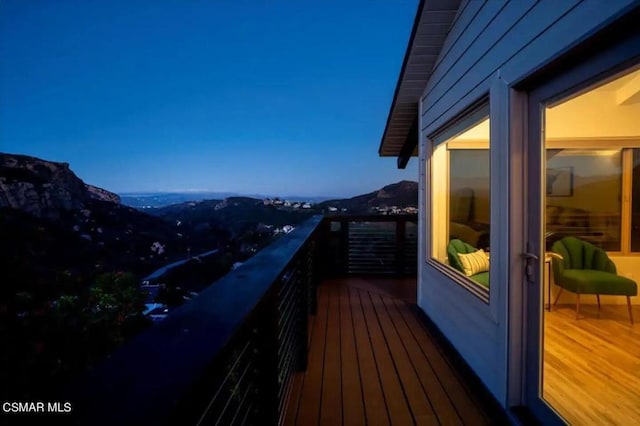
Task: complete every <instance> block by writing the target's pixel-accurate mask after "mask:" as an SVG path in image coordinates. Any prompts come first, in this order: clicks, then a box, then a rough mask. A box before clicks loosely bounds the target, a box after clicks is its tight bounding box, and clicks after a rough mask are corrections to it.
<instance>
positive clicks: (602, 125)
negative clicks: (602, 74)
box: [545, 88, 640, 139]
mask: <svg viewBox="0 0 640 426" xmlns="http://www.w3.org/2000/svg"><path fill="white" fill-rule="evenodd" d="M639 89H640V88H639ZM617 93H618V92H617V91H616V90H596V91H593V92H587V93H586V94H583V95H581V96H578V97H576V98H573V99H571V100H570V101H568V102H565V103H563V104H560V105H557V106H555V107H553V108H550V109H547V112H546V123H545V125H546V127H545V131H546V137H547V138H549V139H552V138H569V139H573V138H597V137H607V138H616V137H633V136H639V135H640V119H638V117H640V102H635V103H631V104H619V103H618V97H617Z"/></svg>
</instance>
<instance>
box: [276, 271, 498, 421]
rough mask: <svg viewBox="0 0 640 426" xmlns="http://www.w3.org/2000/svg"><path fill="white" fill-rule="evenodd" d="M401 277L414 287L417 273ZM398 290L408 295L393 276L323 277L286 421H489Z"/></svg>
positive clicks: (474, 395) (475, 396)
mask: <svg viewBox="0 0 640 426" xmlns="http://www.w3.org/2000/svg"><path fill="white" fill-rule="evenodd" d="M400 283H402V281H401V282H400ZM405 284H406V285H408V286H411V285H412V286H413V290H412V291H413V294H415V279H413V280H411V281H407V282H406V283H405ZM398 291H400V293H401V294H400V296H401V297H403V296H404V298H407V297H408V299H411V297H410V296H407V292H406V286H405V287H403V286H399V285H398V282H395V283H394V282H393V281H390V280H380V279H376V280H367V279H349V280H333V281H326V282H324V283H323V284H322V286H321V287H320V295H319V300H318V313H317V315H316V316H312V317H311V318H310V325H309V327H310V341H309V345H310V347H309V365H308V369H307V371H306V372H305V373H300V374H298V375H297V376H296V377H295V378H294V386H293V391H292V395H291V398H290V400H289V403H288V405H287V410H286V415H285V424H287V425H293V424H297V425H305V426H306V425H315V424H321V425H332V426H333V425H349V426H351V425H365V424H369V425H388V424H394V425H411V424H421V425H422V424H424V425H437V424H446V425H456V424H465V425H483V424H491V423H492V422H491V420H490V415H489V414H488V413H489V411H488V410H486V409H484V408H483V404H482V403H481V402H480V398H479V397H478V395H476V394H474V393H473V392H472V391H471V390H470V387H469V386H468V384H467V383H466V382H465V381H464V380H463V379H462V377H461V375H460V374H459V373H458V372H457V371H456V370H455V369H454V368H453V367H452V363H451V362H450V361H449V360H448V359H447V358H446V356H445V355H444V353H443V350H442V348H441V347H440V346H439V345H438V343H437V341H436V339H434V337H433V336H432V335H431V333H430V332H429V330H428V329H427V328H426V327H425V325H424V324H423V323H422V321H421V319H420V318H419V317H418V315H417V313H416V312H415V310H414V307H413V306H412V303H410V302H411V300H409V302H407V301H405V300H402V298H397V297H394V296H395V295H396V294H397V292H398ZM402 293H404V294H402ZM414 300H415V299H414Z"/></svg>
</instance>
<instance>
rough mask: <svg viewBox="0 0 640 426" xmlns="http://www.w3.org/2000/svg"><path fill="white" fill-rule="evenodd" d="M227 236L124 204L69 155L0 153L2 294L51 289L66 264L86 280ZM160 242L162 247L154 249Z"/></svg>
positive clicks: (145, 265) (145, 268)
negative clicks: (88, 179) (78, 170)
mask: <svg viewBox="0 0 640 426" xmlns="http://www.w3.org/2000/svg"><path fill="white" fill-rule="evenodd" d="M228 238H229V233H228V232H226V231H225V230H224V229H220V228H216V227H212V228H210V229H208V230H206V232H202V231H201V230H198V231H196V230H193V229H191V228H189V227H188V226H177V225H176V224H175V223H169V222H167V221H165V220H162V219H160V218H158V217H155V216H150V215H147V214H145V213H143V212H140V211H138V210H136V209H133V208H130V207H127V206H124V205H122V204H120V198H119V197H118V196H117V195H116V194H114V193H112V192H109V191H106V190H104V189H101V188H98V187H95V186H93V185H88V184H85V183H84V182H83V181H82V180H81V179H80V178H78V177H77V176H76V175H75V174H74V173H73V171H71V169H70V168H69V165H68V164H67V163H57V162H52V161H45V160H42V159H38V158H34V157H28V156H24V155H12V154H0V250H2V253H4V255H3V256H2V260H1V261H0V262H1V264H0V266H1V267H0V283H2V285H0V294H2V295H5V296H7V297H11V294H15V293H16V292H20V291H27V292H34V293H37V294H47V295H51V293H52V292H51V291H50V290H51V289H52V288H53V287H55V285H54V283H55V282H56V280H57V277H58V276H59V275H60V274H61V273H63V272H64V273H65V274H70V275H71V276H73V277H74V278H77V279H78V280H81V281H84V282H86V283H88V282H90V281H91V278H92V277H95V276H96V275H98V274H100V273H103V272H109V271H128V272H134V273H135V274H138V275H139V274H146V273H149V272H151V271H153V270H154V269H156V268H158V267H160V266H162V265H163V264H165V263H167V262H170V261H173V260H177V259H180V258H183V257H185V256H186V255H187V253H189V252H190V251H193V252H194V253H197V252H203V251H206V250H211V249H214V248H216V247H217V245H218V244H220V245H222V244H227V242H228ZM156 242H157V243H159V244H160V245H161V246H162V247H163V250H162V253H158V252H157V250H155V251H154V250H152V249H151V247H152V245H153V244H154V243H156ZM156 247H157V246H156ZM87 285H88V284H87ZM47 286H49V289H47V290H46V291H42V289H43V288H46V287H47ZM54 292H55V291H54ZM1 304H2V300H1V299H0V305H1Z"/></svg>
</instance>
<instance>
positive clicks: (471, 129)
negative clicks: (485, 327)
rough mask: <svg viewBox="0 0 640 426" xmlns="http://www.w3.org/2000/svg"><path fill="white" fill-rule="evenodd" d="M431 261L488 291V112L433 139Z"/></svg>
mask: <svg viewBox="0 0 640 426" xmlns="http://www.w3.org/2000/svg"><path fill="white" fill-rule="evenodd" d="M433 141H434V147H433V155H432V157H431V179H430V182H431V219H432V220H431V230H432V232H431V234H432V235H431V237H432V238H431V244H432V245H431V258H432V259H434V260H436V261H437V262H438V263H440V264H442V265H446V267H447V268H448V270H450V271H452V272H453V273H454V274H456V275H457V276H458V277H460V280H459V281H460V282H461V283H463V284H465V285H467V286H469V285H470V286H472V287H476V288H479V289H482V290H488V289H489V282H490V280H489V264H490V251H491V247H490V242H489V235H490V232H489V231H490V205H491V196H490V195H491V192H490V180H489V176H490V164H489V163H490V160H489V152H490V141H489V117H488V107H483V108H479V109H477V110H476V111H475V112H474V113H473V114H470V115H468V116H467V118H466V119H464V120H462V121H460V122H459V123H458V124H457V125H456V126H454V127H453V128H451V129H448V130H447V131H444V132H443V133H441V134H440V135H439V136H435V137H434V138H433Z"/></svg>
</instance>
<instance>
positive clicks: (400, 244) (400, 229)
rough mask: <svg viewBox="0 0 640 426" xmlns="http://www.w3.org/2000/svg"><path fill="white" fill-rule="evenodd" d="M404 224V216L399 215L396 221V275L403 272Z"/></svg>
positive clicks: (405, 233)
mask: <svg viewBox="0 0 640 426" xmlns="http://www.w3.org/2000/svg"><path fill="white" fill-rule="evenodd" d="M406 224H407V221H406V219H405V218H404V217H399V218H398V221H397V222H396V273H397V274H398V275H403V274H404V261H405V241H406V236H407V226H406Z"/></svg>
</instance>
